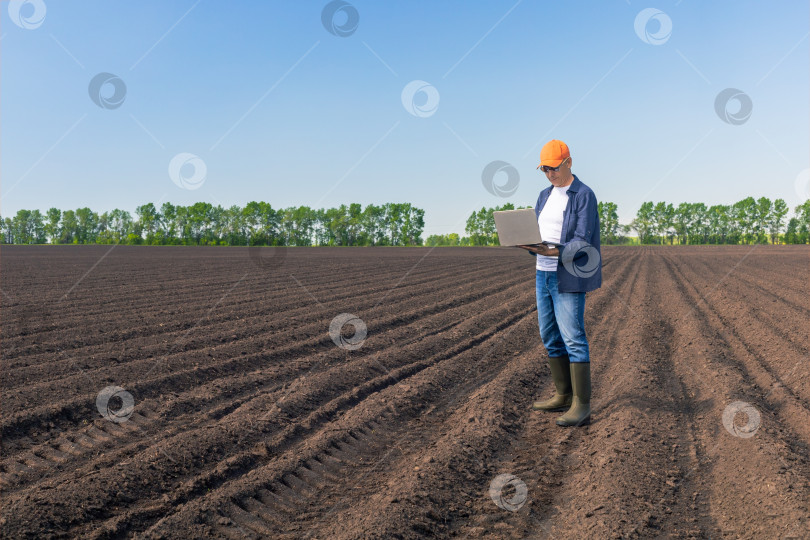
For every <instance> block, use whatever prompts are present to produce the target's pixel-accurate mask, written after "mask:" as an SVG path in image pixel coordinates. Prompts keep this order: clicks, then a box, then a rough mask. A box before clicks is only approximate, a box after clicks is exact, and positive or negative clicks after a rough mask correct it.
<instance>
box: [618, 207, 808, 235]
mask: <svg viewBox="0 0 810 540" xmlns="http://www.w3.org/2000/svg"><path fill="white" fill-rule="evenodd" d="M788 211H789V208H788V205H787V203H785V201H784V200H783V199H776V200H774V201H771V200H770V199H769V198H767V197H760V198H759V199H754V198H753V197H746V198H745V199H743V200H741V201H737V202H736V203H734V204H730V205H726V204H717V205H713V206H708V207H707V206H706V205H705V204H703V203H686V202H684V203H680V204H679V205H678V206H674V205H672V204H671V203H666V202H657V203H653V202H645V203H643V204H642V205H641V208H639V210H638V212H637V213H636V217H635V219H633V221H632V222H631V223H630V224H629V225H627V226H626V230H635V231H636V233H637V234H638V239H639V242H640V243H642V244H664V243H669V244H674V243H678V244H767V243H771V244H779V243H785V244H807V243H808V241H810V237H809V236H810V235H808V229H809V228H810V199H809V200H807V201H805V202H804V203H802V204H800V205H798V206H796V208H795V209H794V211H795V213H796V215H795V216H794V217H791V218H790V219H787V214H788Z"/></svg>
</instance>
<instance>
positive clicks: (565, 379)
mask: <svg viewBox="0 0 810 540" xmlns="http://www.w3.org/2000/svg"><path fill="white" fill-rule="evenodd" d="M548 366H549V367H550V368H551V379H552V380H553V381H554V388H555V390H556V391H557V393H556V394H555V396H554V397H553V398H551V399H547V400H546V401H535V402H534V403H532V409H534V410H535V411H564V410H567V409H568V407H570V406H571V397H572V394H571V371H570V370H569V368H568V357H567V356H558V357H554V358H552V357H549V359H548Z"/></svg>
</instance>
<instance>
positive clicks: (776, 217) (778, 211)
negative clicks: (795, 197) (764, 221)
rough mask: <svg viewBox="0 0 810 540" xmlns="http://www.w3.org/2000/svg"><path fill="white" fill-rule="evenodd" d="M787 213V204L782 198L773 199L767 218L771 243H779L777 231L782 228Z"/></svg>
mask: <svg viewBox="0 0 810 540" xmlns="http://www.w3.org/2000/svg"><path fill="white" fill-rule="evenodd" d="M787 213H788V205H787V203H786V202H785V200H784V199H776V200H775V201H773V207H772V208H771V214H770V216H769V219H768V228H769V230H770V233H771V243H773V244H778V243H779V233H780V231H781V230H782V224H783V223H784V222H785V216H786V215H787Z"/></svg>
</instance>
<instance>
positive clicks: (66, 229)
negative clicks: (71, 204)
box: [59, 210, 79, 244]
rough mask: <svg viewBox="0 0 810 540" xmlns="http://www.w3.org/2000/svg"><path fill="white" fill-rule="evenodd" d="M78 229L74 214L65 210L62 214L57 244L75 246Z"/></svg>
mask: <svg viewBox="0 0 810 540" xmlns="http://www.w3.org/2000/svg"><path fill="white" fill-rule="evenodd" d="M78 229H79V223H78V221H76V212H74V211H73V210H65V211H64V212H62V230H61V231H60V236H59V243H60V244H75V243H78V242H77V240H76V234H77V231H78Z"/></svg>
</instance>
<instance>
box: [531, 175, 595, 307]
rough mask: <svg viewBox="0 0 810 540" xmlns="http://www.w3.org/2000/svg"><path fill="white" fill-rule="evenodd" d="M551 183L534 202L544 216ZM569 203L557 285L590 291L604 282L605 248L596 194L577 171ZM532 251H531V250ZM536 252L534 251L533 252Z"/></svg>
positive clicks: (577, 290) (566, 208)
mask: <svg viewBox="0 0 810 540" xmlns="http://www.w3.org/2000/svg"><path fill="white" fill-rule="evenodd" d="M552 187H554V186H549V187H547V188H546V189H544V190H543V191H541V192H540V196H539V197H538V198H537V204H535V205H534V214H535V217H536V218H539V217H540V212H541V211H542V210H543V206H545V204H546V201H547V200H548V196H549V195H550V194H551V188H552ZM567 195H568V204H567V205H566V207H565V211H564V212H563V224H562V233H561V234H560V244H562V245H561V246H560V247H559V250H560V257H559V260H558V262H557V289H558V290H559V291H560V292H588V291H593V290H595V289H598V288H599V287H601V286H602V252H601V245H600V241H599V209H598V208H597V202H596V195H594V192H593V190H592V189H591V188H589V187H588V186H586V185H585V184H583V183H582V182H581V181H580V179H579V178H577V175H574V181H573V182H571V185H570V186H569V187H568V191H567ZM530 253H531V252H530ZM532 255H534V254H532Z"/></svg>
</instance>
